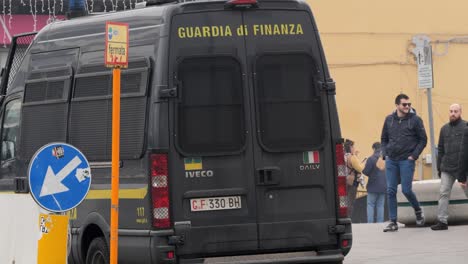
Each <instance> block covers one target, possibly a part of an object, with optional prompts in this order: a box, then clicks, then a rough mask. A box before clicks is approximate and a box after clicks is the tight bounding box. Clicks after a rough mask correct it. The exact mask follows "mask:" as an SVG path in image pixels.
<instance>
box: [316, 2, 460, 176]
mask: <svg viewBox="0 0 468 264" xmlns="http://www.w3.org/2000/svg"><path fill="white" fill-rule="evenodd" d="M308 3H309V5H310V6H311V9H312V12H313V13H314V16H315V20H316V22H317V26H318V29H319V31H320V35H321V39H322V43H323V46H324V50H325V55H326V57H327V62H328V65H329V67H330V71H331V75H332V77H333V79H334V80H335V81H336V85H337V95H336V98H337V103H338V111H339V114H340V121H341V128H342V134H343V137H345V138H350V139H352V140H354V141H355V142H356V145H357V147H358V149H359V150H360V152H361V154H360V156H361V157H366V156H368V155H370V154H372V151H371V145H372V143H373V142H375V141H380V133H381V130H382V126H383V120H384V118H385V116H386V115H388V114H390V113H391V112H392V111H393V110H395V104H394V99H395V97H396V95H397V94H399V93H400V92H403V93H405V94H407V95H408V96H409V97H410V100H411V102H412V103H413V107H414V108H415V109H416V111H417V113H418V115H420V116H421V118H422V119H423V121H424V125H425V127H426V132H427V135H428V145H427V147H426V149H425V150H424V151H423V153H422V155H421V157H420V159H419V161H418V164H417V167H416V172H415V179H422V178H424V179H430V178H432V174H431V165H430V164H426V163H425V161H424V158H425V156H426V154H430V153H431V150H430V139H429V135H430V131H429V117H428V104H427V94H426V90H425V89H419V88H418V76H417V65H416V63H415V59H414V56H413V54H412V53H411V50H412V49H413V48H414V45H413V44H412V37H413V36H415V35H419V34H424V35H427V36H428V37H429V38H430V39H431V45H432V49H433V73H434V89H432V97H433V120H434V132H435V144H436V145H437V142H438V139H439V131H440V128H441V126H442V125H443V124H445V123H446V122H448V107H449V106H450V104H452V103H455V102H457V103H460V104H462V106H465V107H468V15H467V10H468V1H466V0H451V1H440V0H411V1H408V0H393V1H381V0H352V1H349V0H308ZM467 111H468V110H467ZM467 118H468V116H467Z"/></svg>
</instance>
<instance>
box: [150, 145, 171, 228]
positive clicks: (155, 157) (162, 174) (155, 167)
mask: <svg viewBox="0 0 468 264" xmlns="http://www.w3.org/2000/svg"><path fill="white" fill-rule="evenodd" d="M150 159H151V160H150V162H151V200H152V203H153V226H154V227H156V228H170V227H171V218H170V212H169V208H170V201H169V182H168V163H167V154H159V153H158V154H151V156H150Z"/></svg>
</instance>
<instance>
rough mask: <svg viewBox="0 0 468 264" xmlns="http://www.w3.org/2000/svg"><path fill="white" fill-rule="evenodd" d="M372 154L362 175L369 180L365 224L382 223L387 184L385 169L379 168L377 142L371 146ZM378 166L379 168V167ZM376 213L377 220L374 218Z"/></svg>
mask: <svg viewBox="0 0 468 264" xmlns="http://www.w3.org/2000/svg"><path fill="white" fill-rule="evenodd" d="M372 150H373V151H374V154H373V155H372V156H370V157H369V158H368V159H367V161H366V165H365V166H364V170H363V171H362V173H364V174H365V175H367V177H368V178H369V180H368V182H367V222H368V223H382V222H383V221H384V208H385V195H386V193H387V183H386V179H385V167H384V166H381V165H380V164H383V161H382V160H380V159H381V155H382V154H381V153H382V151H381V145H380V143H379V142H375V143H374V144H372ZM379 165H380V166H379ZM375 212H376V213H377V218H376V217H375Z"/></svg>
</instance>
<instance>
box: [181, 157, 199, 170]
mask: <svg viewBox="0 0 468 264" xmlns="http://www.w3.org/2000/svg"><path fill="white" fill-rule="evenodd" d="M184 165H185V170H201V169H203V165H202V158H184Z"/></svg>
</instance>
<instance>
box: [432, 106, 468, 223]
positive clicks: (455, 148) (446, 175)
mask: <svg viewBox="0 0 468 264" xmlns="http://www.w3.org/2000/svg"><path fill="white" fill-rule="evenodd" d="M461 113H462V109H461V106H460V105H459V104H452V105H451V106H450V107H449V120H450V122H448V123H447V124H445V125H444V126H443V127H442V128H441V129H440V134H439V144H438V146H437V148H438V156H437V170H438V172H439V177H440V196H439V209H438V211H437V218H438V220H439V221H438V222H437V224H435V225H433V226H431V229H432V230H447V229H448V221H447V220H448V206H449V200H450V193H451V192H452V187H453V184H454V183H455V180H457V179H458V181H459V182H463V183H464V182H466V177H465V174H464V173H463V172H462V163H461V160H462V157H463V148H462V144H463V137H464V132H465V131H464V130H465V128H466V122H465V121H464V120H463V119H462V118H461Z"/></svg>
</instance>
